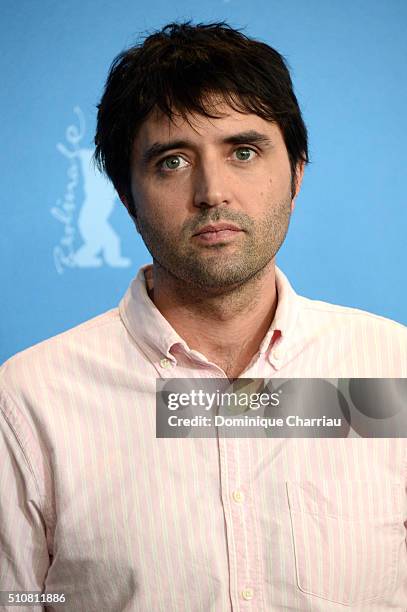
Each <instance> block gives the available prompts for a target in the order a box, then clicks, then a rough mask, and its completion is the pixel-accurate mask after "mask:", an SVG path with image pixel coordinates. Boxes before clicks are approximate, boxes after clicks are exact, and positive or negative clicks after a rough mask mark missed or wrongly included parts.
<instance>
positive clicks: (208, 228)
mask: <svg viewBox="0 0 407 612" xmlns="http://www.w3.org/2000/svg"><path fill="white" fill-rule="evenodd" d="M225 230H228V231H231V232H241V231H242V230H241V229H240V227H237V226H236V225H233V223H216V224H210V225H204V227H201V229H199V230H198V231H197V232H196V233H195V234H194V236H199V235H200V234H208V233H217V232H223V231H225Z"/></svg>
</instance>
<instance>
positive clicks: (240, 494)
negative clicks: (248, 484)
mask: <svg viewBox="0 0 407 612" xmlns="http://www.w3.org/2000/svg"><path fill="white" fill-rule="evenodd" d="M232 497H233V499H234V501H235V502H236V503H237V504H241V503H242V501H243V500H244V494H243V491H239V489H237V490H236V491H233V493H232Z"/></svg>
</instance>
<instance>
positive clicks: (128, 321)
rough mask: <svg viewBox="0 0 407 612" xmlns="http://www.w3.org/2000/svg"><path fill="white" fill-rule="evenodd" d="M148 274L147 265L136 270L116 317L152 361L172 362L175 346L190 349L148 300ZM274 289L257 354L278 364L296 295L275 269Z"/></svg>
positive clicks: (290, 332) (291, 324)
mask: <svg viewBox="0 0 407 612" xmlns="http://www.w3.org/2000/svg"><path fill="white" fill-rule="evenodd" d="M151 272H152V265H151V264H147V265H145V266H142V267H141V268H140V270H139V271H138V274H137V276H136V277H135V278H134V280H133V281H132V283H131V284H130V286H129V288H128V289H127V291H126V293H125V295H124V297H123V298H122V300H121V302H120V304H119V312H120V316H121V318H122V321H123V323H124V325H125V327H126V329H127V331H128V332H129V333H130V335H131V336H132V337H133V339H134V340H135V341H136V343H137V344H138V345H139V346H140V348H141V349H142V350H143V352H144V353H146V354H147V355H148V356H149V357H150V358H151V359H152V360H156V359H157V358H162V357H166V358H168V359H170V360H171V361H175V359H174V356H173V355H172V353H171V350H172V349H173V348H174V346H175V345H178V346H182V347H183V348H184V350H185V351H186V352H190V350H191V349H190V348H189V347H188V345H187V343H186V342H185V340H183V339H182V338H181V336H180V335H179V334H178V333H177V332H176V331H175V329H174V328H173V327H171V325H170V324H169V322H168V321H167V320H166V319H165V318H164V317H163V315H162V314H161V313H160V311H159V310H158V308H157V307H156V306H155V305H154V303H153V301H152V300H151V299H150V297H149V295H148V292H147V282H146V276H147V278H148V279H150V278H151V277H152V275H151ZM151 281H152V278H151ZM149 282H150V281H149ZM276 289H277V309H276V312H275V315H274V319H273V321H272V323H271V325H270V328H269V330H268V332H267V334H266V335H265V337H264V339H263V341H262V343H261V345H260V348H259V350H260V353H262V354H264V353H267V354H268V355H269V360H270V361H271V362H273V360H274V357H276V355H278V359H277V361H280V360H281V357H282V354H283V351H284V352H285V351H286V349H287V348H288V345H289V344H290V338H292V337H293V332H294V328H295V324H296V320H297V314H298V296H297V294H296V293H295V291H294V289H293V288H292V287H291V285H290V283H289V281H288V279H287V277H286V276H285V275H284V274H283V272H282V271H281V270H280V269H279V268H277V267H276ZM276 344H277V345H278V353H276V352H275V351H274V355H273V352H270V348H271V346H275V345H276Z"/></svg>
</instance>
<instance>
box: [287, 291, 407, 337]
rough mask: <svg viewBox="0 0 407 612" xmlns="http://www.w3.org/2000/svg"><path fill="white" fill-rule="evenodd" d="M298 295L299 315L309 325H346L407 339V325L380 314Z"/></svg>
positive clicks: (355, 328)
mask: <svg viewBox="0 0 407 612" xmlns="http://www.w3.org/2000/svg"><path fill="white" fill-rule="evenodd" d="M297 297H298V304H299V313H300V317H302V319H303V320H304V321H305V320H307V321H308V322H309V323H310V324H311V325H312V324H314V325H321V324H322V325H324V324H327V323H329V324H330V325H333V326H338V327H346V328H348V329H349V330H353V331H358V330H359V331H361V330H367V329H370V330H376V331H378V332H380V333H384V334H390V335H394V334H395V335H397V336H400V337H401V338H404V339H407V327H405V326H404V325H402V324H401V323H398V322H397V321H393V320H392V319H388V318H386V317H382V316H380V315H377V314H374V313H371V312H367V311H366V310H361V309H359V308H350V307H348V306H340V305H338V304H331V303H329V302H323V301H320V300H312V299H310V298H306V297H303V296H297Z"/></svg>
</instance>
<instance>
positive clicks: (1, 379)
mask: <svg viewBox="0 0 407 612" xmlns="http://www.w3.org/2000/svg"><path fill="white" fill-rule="evenodd" d="M122 327H123V326H122V325H121V324H120V315H119V311H118V309H117V308H114V309H112V310H108V311H107V312H105V313H103V314H100V315H98V316H96V317H93V318H92V319H89V320H88V321H85V322H84V323H81V324H79V325H76V326H75V327H72V328H71V329H68V330H67V331H64V332H62V333H60V334H57V335H55V336H53V337H51V338H48V339H47V340H43V341H42V342H39V343H37V344H34V345H33V346H30V347H29V348H27V349H25V350H23V351H20V352H19V353H16V354H15V355H13V356H12V357H10V358H9V359H8V360H7V361H5V362H4V363H3V364H2V366H1V367H0V392H4V391H5V390H7V388H10V389H12V388H15V387H19V386H21V384H22V383H26V384H30V383H32V384H33V385H35V384H36V383H40V381H41V379H44V380H48V381H49V382H51V381H52V377H53V376H54V375H56V374H57V373H58V372H60V373H63V372H64V371H65V372H70V374H71V375H74V370H75V367H76V366H77V365H80V364H81V363H82V365H85V364H86V361H87V360H89V359H91V357H92V354H96V353H99V354H100V353H102V354H103V351H106V348H107V346H108V345H109V343H111V342H112V340H113V339H114V337H115V336H116V335H117V334H119V333H120V332H121V329H122Z"/></svg>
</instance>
